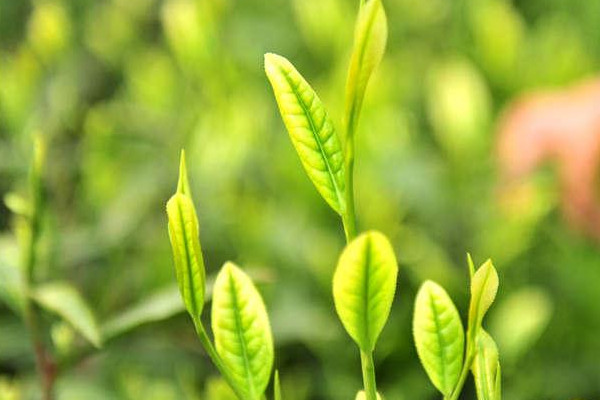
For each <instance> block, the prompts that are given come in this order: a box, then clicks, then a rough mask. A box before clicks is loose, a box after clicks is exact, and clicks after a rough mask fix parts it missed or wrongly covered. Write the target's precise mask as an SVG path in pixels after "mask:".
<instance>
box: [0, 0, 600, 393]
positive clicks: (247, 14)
mask: <svg viewBox="0 0 600 400" xmlns="http://www.w3.org/2000/svg"><path fill="white" fill-rule="evenodd" d="M384 5H385V7H386V10H387V14H388V21H389V22H388V24H389V39H388V48H387V53H386V56H385V57H384V61H383V63H382V65H381V67H380V68H379V69H378V71H377V73H376V74H375V76H374V78H373V80H372V81H371V84H370V87H369V90H368V92H367V96H366V101H365V105H364V110H363V113H362V118H361V121H360V126H359V131H358V133H357V149H358V150H357V165H356V184H355V187H356V191H357V195H356V197H357V214H358V219H359V227H360V229H367V228H376V229H379V230H381V231H382V232H384V233H386V234H387V235H388V236H389V237H390V238H391V240H392V243H393V244H394V246H395V249H396V253H397V256H398V260H399V263H400V275H399V284H398V290H397V296H396V299H395V302H394V306H393V309H392V314H391V318H390V321H389V323H388V324H387V326H386V328H385V329H384V331H383V334H382V337H381V339H380V343H379V346H378V348H377V351H376V353H375V359H376V362H377V372H378V383H379V388H380V390H381V391H382V392H383V393H384V394H386V397H387V398H388V399H393V400H402V399H411V400H414V399H436V398H439V395H438V394H437V393H436V392H435V391H434V389H433V387H432V386H431V385H430V384H429V383H428V380H427V377H426V375H425V372H424V371H423V369H422V368H421V366H420V364H419V361H418V358H417V355H416V351H415V349H414V345H413V341H412V335H411V318H412V307H413V299H414V295H415V292H416V289H417V288H418V286H419V285H420V283H421V282H422V281H423V280H424V279H435V280H437V281H438V282H440V283H441V284H443V285H444V286H445V287H446V288H447V289H448V291H449V293H450V294H451V296H452V297H453V298H454V299H455V302H456V303H457V305H458V307H459V309H460V310H462V315H463V317H464V316H465V314H464V311H465V310H466V305H467V300H468V291H467V281H468V271H467V264H466V252H467V251H470V252H471V253H472V255H473V257H474V259H475V261H476V263H478V264H479V263H481V262H483V261H485V259H487V258H488V257H490V258H492V259H493V261H494V263H495V265H496V267H497V269H498V270H499V273H500V277H501V287H500V291H499V294H498V298H497V303H496V304H495V305H494V307H493V309H492V310H491V311H490V314H489V317H488V319H487V325H486V326H487V328H488V329H489V331H491V333H492V335H493V336H494V337H495V338H496V340H497V342H498V344H499V347H500V354H501V362H502V367H503V371H502V372H503V378H504V381H503V391H504V397H505V398H506V399H510V400H526V399H530V400H540V399H584V398H586V399H598V398H600V362H599V358H600V246H599V244H600V243H599V239H600V234H599V232H600V222H598V224H595V222H596V221H600V219H598V220H596V218H597V217H596V215H597V214H600V212H599V211H598V209H599V208H598V207H600V206H598V205H596V199H595V194H596V187H597V179H596V178H595V176H596V169H597V164H598V160H599V159H600V156H599V155H598V154H599V153H600V151H598V148H599V147H600V145H599V144H600V106H599V105H600V95H599V93H600V89H599V88H598V87H599V85H598V83H595V81H594V75H595V74H596V71H597V70H598V67H599V62H600V29H599V27H600V2H598V1H590V0H512V1H511V0H452V1H451V0H385V1H384ZM357 6H358V1H356V0H270V1H265V0H244V1H235V0H103V1H93V0H0V197H4V198H6V199H7V200H8V201H7V202H8V203H10V201H9V200H10V198H11V197H12V196H13V194H16V195H21V196H26V195H27V193H28V192H27V191H28V181H27V171H28V168H29V164H30V160H31V158H32V147H33V145H32V142H33V136H34V135H35V134H37V133H41V134H42V135H43V136H44V137H45V138H46V141H47V143H48V161H47V165H46V169H45V171H44V174H45V182H46V191H47V211H46V212H45V214H44V216H43V234H42V237H41V242H40V256H39V266H38V269H37V271H36V279H37V280H38V281H50V280H55V279H66V280H69V281H70V282H72V283H73V284H74V285H75V286H76V287H77V288H78V289H79V290H80V292H81V293H82V295H83V296H84V297H85V298H86V299H87V301H88V302H89V303H90V304H91V305H92V307H93V308H94V310H95V313H96V316H97V318H98V320H99V321H100V324H101V326H102V328H103V330H104V331H105V332H106V331H110V329H113V330H114V329H117V328H115V324H116V325H117V326H118V323H119V321H120V322H121V323H123V320H122V319H121V320H119V319H118V316H119V315H121V314H120V313H122V311H123V310H134V311H135V310H136V308H135V305H136V304H139V303H140V302H142V303H144V304H148V303H147V300H146V299H148V298H150V299H152V301H151V302H150V304H151V306H152V307H155V308H156V310H155V311H157V313H156V314H155V316H156V318H155V319H162V321H156V322H153V323H147V324H141V325H140V326H138V327H136V328H135V329H129V328H132V327H133V326H135V325H137V323H135V322H134V323H131V324H130V326H129V327H128V328H127V332H124V333H123V334H119V335H115V337H114V339H112V340H108V341H107V342H106V343H105V345H104V348H103V349H102V350H101V351H99V352H95V353H92V354H91V355H89V356H87V357H82V358H81V357H80V358H81V360H80V361H78V362H75V363H73V364H72V365H71V367H70V368H68V369H66V370H65V371H64V373H62V374H61V376H60V377H59V378H58V381H57V393H58V398H59V399H60V400H63V399H69V400H70V399H77V400H79V399H132V400H133V399H147V400H152V399H160V400H163V399H165V400H169V399H208V400H225V399H232V397H231V394H229V393H228V392H227V390H225V389H224V384H223V382H222V381H221V380H220V379H219V378H218V375H217V374H216V371H215V370H214V368H213V367H212V366H211V364H210V362H209V360H208V359H207V357H206V356H205V354H204V352H203V351H202V349H201V346H200V344H199V342H198V340H197V338H196V336H195V334H194V330H193V326H192V324H191V322H190V320H189V318H188V316H187V315H184V314H183V313H182V312H181V307H180V306H179V305H178V304H180V300H179V298H178V297H177V296H178V295H177V294H176V292H173V288H174V284H175V276H174V269H173V263H172V259H171V253H170V246H169V241H168V236H167V229H166V216H165V212H164V207H165V203H166V201H167V199H168V198H169V196H170V195H171V194H172V193H173V192H174V190H175V187H176V180H177V168H178V158H179V151H180V149H181V148H185V149H186V151H187V155H188V168H189V173H190V179H191V185H192V191H193V194H194V199H195V202H196V207H197V209H198V213H199V220H200V225H201V240H202V244H203V248H204V253H205V259H206V264H207V269H208V274H209V275H214V274H215V272H216V271H218V269H219V268H220V266H221V265H222V264H223V262H224V261H226V260H233V261H235V262H236V263H238V264H240V265H242V266H243V267H244V268H245V269H246V270H248V271H250V273H251V274H252V275H253V276H254V277H255V278H256V280H257V281H258V282H259V288H260V290H261V292H262V293H263V295H264V297H265V301H266V303H267V307H268V309H269V312H270V317H271V323H272V327H273V331H274V336H275V340H276V367H277V368H278V369H279V370H280V371H281V375H282V383H283V391H284V398H286V400H296V399H297V400H304V399H340V400H341V399H351V398H353V396H354V394H355V393H356V391H357V390H358V389H359V387H360V385H361V381H360V366H359V365H360V364H359V356H358V352H357V351H350V350H349V349H350V348H352V349H354V348H353V347H351V341H350V339H349V338H348V337H347V335H346V334H345V333H344V331H343V329H342V326H341V324H340V323H339V321H338V320H337V317H336V315H335V313H334V308H333V301H332V296H331V277H332V274H333V268H334V265H335V263H336V260H337V256H338V254H339V252H340V250H341V249H342V247H343V244H344V235H343V230H342V227H341V224H340V222H339V220H338V219H337V217H336V215H335V214H334V213H333V212H332V211H331V210H330V209H328V207H327V205H326V204H325V203H324V202H323V201H322V199H321V198H320V197H319V195H318V193H317V192H316V190H315V189H314V188H313V186H312V184H311V182H310V181H309V180H308V178H307V177H306V176H305V174H304V172H303V170H302V168H301V165H300V162H299V160H298V159H297V156H296V154H295V152H294V150H293V147H292V145H291V143H290V141H289V138H288V136H287V133H286V131H285V129H284V126H283V124H282V122H281V120H280V117H279V114H278V111H277V108H276V104H275V101H274V99H273V96H272V93H271V89H270V87H269V85H268V82H267V80H266V77H265V75H264V72H263V65H262V64H263V59H262V57H263V54H264V53H265V52H267V51H273V52H276V53H280V54H283V55H285V56H287V57H288V58H289V59H290V60H291V61H292V62H293V63H294V64H295V65H296V67H297V68H298V69H299V70H300V71H301V72H302V74H303V75H304V76H305V77H306V78H307V79H308V81H309V82H311V84H312V85H313V87H314V88H315V89H316V90H317V92H318V93H319V94H320V97H321V99H322V100H323V101H324V103H325V104H326V105H327V107H328V109H329V111H330V114H331V116H332V117H333V119H334V121H335V122H336V123H337V127H338V131H339V129H340V128H341V123H340V122H341V121H340V119H341V115H342V110H343V98H344V96H343V94H344V83H345V74H346V68H347V64H348V59H349V54H350V49H351V42H352V32H353V24H354V18H355V13H356V9H357ZM14 228H15V223H14V218H13V216H12V214H11V212H10V211H9V209H8V208H7V206H6V205H5V204H4V203H2V204H1V205H0V399H2V400H9V399H10V400H25V399H27V400H28V399H38V398H40V397H39V396H40V395H39V391H38V390H39V389H38V381H37V378H36V375H35V367H34V358H33V354H32V351H31V350H30V345H29V340H28V334H27V331H26V330H25V328H24V326H23V324H22V322H21V320H20V319H19V317H18V316H17V314H16V313H15V312H14V308H15V307H14V304H15V303H14V296H15V282H18V271H19V249H18V245H17V241H16V238H15V234H14ZM17 286H18V285H17ZM157 293H158V294H157ZM173 294H175V296H173ZM132 307H134V308H133V309H132ZM161 307H162V308H161ZM137 310H138V311H139V308H138V309H137ZM158 311H162V313H161V312H158ZM134 315H135V313H134ZM126 317H127V316H126ZM129 317H130V318H131V314H130V315H129ZM115 318H117V319H116V320H115ZM133 320H135V318H133ZM115 321H117V322H115ZM140 322H141V321H140ZM111 323H112V325H111ZM125 325H127V323H125ZM43 326H45V327H47V328H48V329H50V332H51V334H49V335H46V336H44V339H45V340H46V341H47V342H48V343H52V344H53V348H54V351H55V355H56V356H57V357H62V356H65V355H66V358H67V359H68V356H69V355H70V354H79V353H80V352H83V353H86V350H85V349H86V344H85V341H84V340H83V339H82V338H80V337H79V336H78V335H77V334H76V333H75V332H74V331H73V330H72V329H71V328H70V327H69V326H68V325H66V324H64V323H62V322H60V320H59V319H57V318H56V317H53V316H52V315H49V314H48V315H46V314H44V320H43ZM111 327H112V328H111ZM45 330H46V329H45ZM117 330H118V329H117ZM82 349H83V350H82ZM78 359H79V358H78ZM464 398H465V399H470V398H474V391H473V388H472V383H470V382H469V383H468V384H467V387H466V391H465V394H464Z"/></svg>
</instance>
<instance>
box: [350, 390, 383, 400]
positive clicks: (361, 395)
mask: <svg viewBox="0 0 600 400" xmlns="http://www.w3.org/2000/svg"><path fill="white" fill-rule="evenodd" d="M355 400H367V395H366V394H365V391H364V390H361V391H359V392H358V393H356V399H355ZM377 400H381V395H380V394H379V393H377Z"/></svg>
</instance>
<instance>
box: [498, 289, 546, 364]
mask: <svg viewBox="0 0 600 400" xmlns="http://www.w3.org/2000/svg"><path fill="white" fill-rule="evenodd" d="M552 309H553V305H552V300H551V299H550V296H549V295H548V293H547V292H546V291H545V290H544V289H542V288H538V287H533V286H531V287H524V288H521V289H518V290H516V291H515V292H513V293H511V294H510V295H508V296H507V297H506V298H504V299H503V300H502V301H501V302H499V303H498V305H497V307H496V309H495V312H494V313H493V314H492V315H491V316H490V332H492V333H493V334H494V337H495V338H496V340H497V342H498V345H499V346H500V348H501V349H502V357H503V360H506V361H507V362H508V363H514V362H516V361H517V359H518V358H519V357H520V356H521V355H523V354H524V353H525V352H526V351H527V350H528V349H529V348H530V347H531V346H532V345H533V344H534V342H535V341H536V340H537V339H538V338H539V337H540V335H541V334H542V333H543V332H544V330H545V329H546V327H547V325H548V323H549V321H550V318H551V317H552Z"/></svg>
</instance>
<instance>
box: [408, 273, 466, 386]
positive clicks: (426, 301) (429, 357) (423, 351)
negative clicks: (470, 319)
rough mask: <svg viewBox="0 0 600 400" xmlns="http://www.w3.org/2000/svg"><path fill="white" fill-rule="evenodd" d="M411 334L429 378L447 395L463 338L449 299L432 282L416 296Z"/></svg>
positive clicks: (460, 356) (459, 365) (459, 363)
mask: <svg viewBox="0 0 600 400" xmlns="http://www.w3.org/2000/svg"><path fill="white" fill-rule="evenodd" d="M413 334H414V338H415V344H416V347H417V353H418V355H419V358H420V360H421V363H422V364H423V367H424V368H425V371H426V372H427V375H428V376H429V379H430V380H431V382H432V383H433V385H434V386H435V387H436V388H437V389H438V390H439V391H440V392H442V393H443V394H444V395H445V396H449V395H450V394H451V393H452V391H453V389H454V387H455V386H456V384H457V382H458V379H459V376H460V371H461V368H462V364H463V352H464V346H465V336H464V332H463V326H462V322H461V320H460V316H459V315H458V311H457V310H456V307H455V306H454V303H453V302H452V300H451V299H450V296H448V294H447V293H446V291H445V290H444V288H442V287H441V286H440V285H438V284H437V283H435V282H433V281H426V282H425V283H423V285H422V286H421V288H420V289H419V292H418V293H417V298H416V301H415V314H414V318H413Z"/></svg>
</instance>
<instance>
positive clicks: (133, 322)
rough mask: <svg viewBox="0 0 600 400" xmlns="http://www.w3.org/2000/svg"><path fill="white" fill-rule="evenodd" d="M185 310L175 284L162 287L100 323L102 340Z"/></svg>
mask: <svg viewBox="0 0 600 400" xmlns="http://www.w3.org/2000/svg"><path fill="white" fill-rule="evenodd" d="M184 310H185V305H184V304H183V302H182V301H181V294H180V293H179V288H178V287H177V285H175V284H173V285H172V286H169V287H166V288H163V289H161V290H159V291H157V292H156V293H153V294H151V295H150V296H148V297H146V298H144V299H142V300H140V302H139V303H137V304H136V305H134V306H132V307H130V308H128V309H126V310H125V311H123V312H121V313H119V314H118V315H116V316H115V317H113V318H111V319H109V320H108V321H107V322H105V323H104V324H102V326H101V331H102V337H104V340H109V339H112V338H113V337H116V336H119V335H121V334H123V333H125V332H128V331H130V330H132V329H134V328H136V327H138V326H140V325H143V324H147V323H149V322H158V321H162V320H165V319H168V318H170V317H172V316H174V315H177V314H179V313H180V312H183V311H184Z"/></svg>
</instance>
